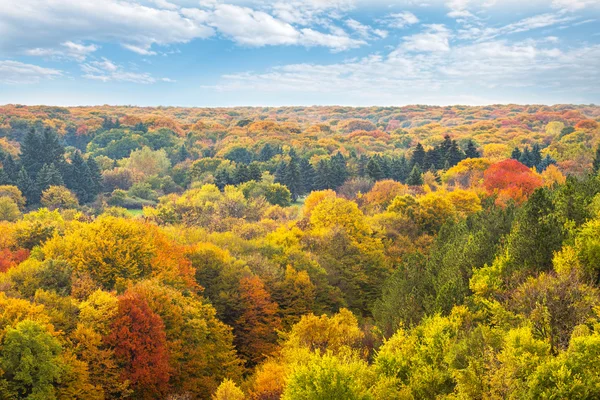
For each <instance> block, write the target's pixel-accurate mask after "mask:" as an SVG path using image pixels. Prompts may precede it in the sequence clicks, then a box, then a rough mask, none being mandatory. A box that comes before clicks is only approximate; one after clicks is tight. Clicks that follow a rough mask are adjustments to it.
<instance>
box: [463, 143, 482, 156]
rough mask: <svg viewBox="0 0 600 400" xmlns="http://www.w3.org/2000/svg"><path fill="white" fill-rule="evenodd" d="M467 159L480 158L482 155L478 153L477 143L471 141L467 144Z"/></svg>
mask: <svg viewBox="0 0 600 400" xmlns="http://www.w3.org/2000/svg"><path fill="white" fill-rule="evenodd" d="M465 157H466V158H479V157H481V155H480V154H479V151H477V147H475V143H473V141H472V140H470V139H469V142H468V143H467V148H466V149H465Z"/></svg>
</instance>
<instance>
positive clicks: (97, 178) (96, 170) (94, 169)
mask: <svg viewBox="0 0 600 400" xmlns="http://www.w3.org/2000/svg"><path fill="white" fill-rule="evenodd" d="M86 164H87V167H88V170H89V171H90V178H91V179H92V186H91V187H90V193H91V195H92V199H91V201H93V200H94V199H95V198H96V196H97V195H99V194H100V192H102V172H100V167H99V166H98V163H97V162H96V159H95V158H94V157H91V156H90V157H88V159H87V162H86Z"/></svg>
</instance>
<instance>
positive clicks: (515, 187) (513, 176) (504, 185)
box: [483, 160, 543, 203]
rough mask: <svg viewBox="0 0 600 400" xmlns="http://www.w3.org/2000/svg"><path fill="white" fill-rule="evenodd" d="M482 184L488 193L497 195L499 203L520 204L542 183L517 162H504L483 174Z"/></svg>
mask: <svg viewBox="0 0 600 400" xmlns="http://www.w3.org/2000/svg"><path fill="white" fill-rule="evenodd" d="M483 184H484V186H485V188H486V190H487V191H488V193H490V194H497V195H498V199H499V202H500V203H504V202H505V200H507V199H513V200H515V201H516V202H517V203H520V202H522V201H524V200H525V199H526V198H527V197H528V196H529V195H530V194H531V193H533V191H534V190H535V189H537V188H538V187H540V186H542V184H543V182H542V178H541V177H540V176H539V175H537V174H536V173H534V172H533V171H532V170H530V169H529V168H527V166H525V165H523V164H521V163H520V162H518V161H517V160H504V161H501V162H499V163H496V164H493V165H491V166H490V167H489V168H488V169H487V170H486V171H485V172H484V174H483Z"/></svg>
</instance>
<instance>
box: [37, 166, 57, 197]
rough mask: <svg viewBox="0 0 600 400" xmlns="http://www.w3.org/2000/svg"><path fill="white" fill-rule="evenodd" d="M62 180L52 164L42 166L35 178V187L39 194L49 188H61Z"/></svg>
mask: <svg viewBox="0 0 600 400" xmlns="http://www.w3.org/2000/svg"><path fill="white" fill-rule="evenodd" d="M63 185H64V182H63V178H62V176H61V174H60V172H59V171H58V168H56V165H54V164H50V165H48V164H44V166H43V167H42V169H41V170H40V172H39V173H38V176H37V178H36V186H37V189H38V190H39V191H40V192H43V191H44V190H46V189H48V188H49V187H50V186H63Z"/></svg>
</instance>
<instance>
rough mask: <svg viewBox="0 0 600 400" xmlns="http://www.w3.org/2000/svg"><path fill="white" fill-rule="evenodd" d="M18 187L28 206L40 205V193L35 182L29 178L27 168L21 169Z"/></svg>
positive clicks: (17, 181) (18, 176)
mask: <svg viewBox="0 0 600 400" xmlns="http://www.w3.org/2000/svg"><path fill="white" fill-rule="evenodd" d="M16 183H17V187H18V188H19V190H20V191H21V193H23V196H25V198H26V199H27V204H28V205H33V204H38V203H39V202H40V191H39V190H38V189H37V187H36V185H35V183H34V182H33V180H32V179H31V178H30V177H29V174H28V173H27V170H26V169H25V167H21V170H20V171H19V174H18V175H17V180H16Z"/></svg>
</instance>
